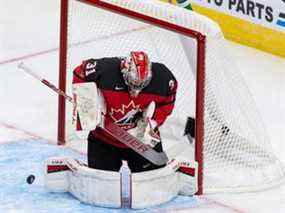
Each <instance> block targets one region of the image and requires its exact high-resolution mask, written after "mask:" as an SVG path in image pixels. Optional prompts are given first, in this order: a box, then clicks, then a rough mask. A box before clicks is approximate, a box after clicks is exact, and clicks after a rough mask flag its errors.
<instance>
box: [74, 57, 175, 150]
mask: <svg viewBox="0 0 285 213" xmlns="http://www.w3.org/2000/svg"><path fill="white" fill-rule="evenodd" d="M122 60H123V59H122V58H119V57H114V58H101V59H89V60H87V61H84V62H83V63H82V64H81V65H80V66H78V67H76V68H75V70H74V72H73V83H74V84H76V83H84V82H94V83H96V85H97V88H98V89H99V90H100V91H101V93H102V95H103V98H104V100H105V104H106V109H107V110H106V111H107V112H106V119H111V120H112V121H114V123H116V124H117V125H119V126H120V127H121V128H124V129H125V130H128V129H130V128H134V127H135V126H136V118H137V115H138V114H140V113H141V112H142V111H143V110H144V109H146V108H147V107H148V105H149V104H150V103H151V102H152V101H154V102H155V112H154V115H153V117H152V119H154V120H155V121H156V122H157V124H158V126H160V125H162V124H163V123H164V121H165V120H166V118H167V116H169V115H170V114H171V112H172V110H173V108H174V103H175V96H176V90H177V81H176V79H175V77H174V76H173V74H172V73H171V71H170V70H169V69H168V68H167V67H166V66H165V65H163V64H161V63H152V79H151V81H150V83H149V85H148V86H147V87H145V88H144V89H143V90H142V91H141V92H140V93H139V95H138V96H137V97H131V96H130V94H129V91H128V86H127V85H126V84H125V81H124V78H123V75H122V73H121V63H122ZM94 134H97V136H98V134H99V135H101V136H100V138H101V139H102V140H103V141H105V142H107V143H110V144H113V145H115V146H119V147H126V146H125V145H124V144H121V143H119V142H118V141H115V140H110V138H108V137H106V136H104V135H103V134H102V133H101V134H100V133H98V132H94Z"/></svg>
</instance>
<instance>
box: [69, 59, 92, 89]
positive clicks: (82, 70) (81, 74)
mask: <svg viewBox="0 0 285 213" xmlns="http://www.w3.org/2000/svg"><path fill="white" fill-rule="evenodd" d="M96 65H97V62H96V60H95V59H88V60H86V61H83V62H82V64H81V65H79V66H77V67H76V68H75V69H74V71H73V80H72V83H73V84H76V83H83V82H86V81H87V80H86V77H87V76H89V75H91V74H93V73H95V72H96Z"/></svg>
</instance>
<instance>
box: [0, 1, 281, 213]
mask: <svg viewBox="0 0 285 213" xmlns="http://www.w3.org/2000/svg"><path fill="white" fill-rule="evenodd" d="M59 2H60V1H56V0H50V1H38V0H29V1H28V2H27V1H16V0H9V1H8V0H0V5H1V6H0V73H1V77H0V143H1V144H2V145H0V154H1V155H5V154H8V153H5V152H3V149H2V148H3V147H4V145H6V144H8V143H10V142H13V141H25V140H27V139H31V138H32V139H44V140H46V141H48V142H49V143H55V141H56V129H57V123H56V119H57V106H56V105H55V104H54V103H56V102H57V96H56V95H55V94H54V92H53V91H51V90H50V89H48V88H46V87H45V86H43V85H42V84H41V83H39V82H38V81H36V80H34V79H33V78H31V77H30V76H27V75H26V74H25V73H23V72H22V71H20V70H19V69H17V64H18V63H19V62H20V61H22V60H24V61H25V62H26V63H27V64H32V66H33V68H35V69H36V70H37V72H38V73H39V74H40V75H42V76H43V77H45V78H47V79H48V80H50V81H52V82H54V83H56V84H57V78H58V51H57V48H58V35H59V8H60V5H59ZM230 47H231V49H230V51H231V53H232V55H233V58H234V60H235V61H237V62H238V63H237V64H238V66H240V68H241V70H242V74H243V76H244V78H245V79H246V81H247V83H248V85H249V87H250V90H251V92H252V93H253V96H254V98H255V101H256V102H257V106H258V108H259V110H260V112H261V115H262V117H263V119H264V122H265V125H266V127H267V130H268V134H269V136H270V139H271V142H272V146H273V149H274V152H275V153H276V155H277V156H278V157H279V158H280V159H281V160H282V161H283V162H284V163H285V157H284V152H285V143H284V142H285V124H284V122H285V59H284V58H279V57H276V56H272V55H270V54H268V53H264V52H261V51H258V50H255V49H252V48H248V47H244V46H241V45H238V44H235V43H230ZM35 53H36V54H35ZM39 152H40V150H39ZM9 154H11V153H9ZM2 157H3V156H2ZM10 157H11V158H12V157H13V156H10ZM12 172H13V171H11V173H12ZM0 178H1V174H0ZM1 188H2V186H0V203H1V200H2V198H3V196H4V194H3V191H2V192H1ZM5 196H8V195H5ZM197 199H198V201H199V202H197V203H196V206H195V205H194V206H193V207H192V208H189V206H187V207H185V206H184V205H181V203H180V204H179V205H178V204H177V206H175V205H173V206H171V207H169V206H168V207H167V208H166V209H164V210H163V212H167V211H168V212H189V211H191V212H219V213H220V212H264V213H267V212H274V213H277V212H280V213H281V212H285V186H284V185H283V186H280V187H277V188H274V189H271V190H267V191H263V192H257V193H246V194H245V193H241V194H216V195H206V196H203V197H200V198H197ZM11 202H12V201H11ZM15 203H16V202H15ZM88 208H90V207H88ZM153 211H155V210H153ZM160 211H162V210H161V209H160ZM13 212H25V211H22V210H21V206H15V209H14V211H13ZM26 212H28V211H26ZM29 212H31V210H30V211H29Z"/></svg>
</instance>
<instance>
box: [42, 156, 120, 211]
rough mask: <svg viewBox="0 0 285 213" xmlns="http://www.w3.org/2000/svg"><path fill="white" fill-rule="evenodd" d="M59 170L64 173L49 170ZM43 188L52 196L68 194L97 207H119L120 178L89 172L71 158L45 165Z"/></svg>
mask: <svg viewBox="0 0 285 213" xmlns="http://www.w3.org/2000/svg"><path fill="white" fill-rule="evenodd" d="M56 167H57V168H59V167H62V168H63V170H61V171H59V170H57V171H56V170H52V168H56ZM46 168H47V169H46V173H45V186H46V188H47V189H48V190H49V191H51V192H70V193H71V194H72V195H74V196H75V197H76V198H77V199H78V200H80V201H82V202H84V203H88V204H91V205H96V206H104V207H114V208H119V207H121V175H120V173H118V172H111V171H103V170H97V169H91V168H88V167H87V166H86V165H84V164H82V163H81V162H80V161H78V160H76V159H72V158H58V157H57V158H50V159H48V160H47V161H46Z"/></svg>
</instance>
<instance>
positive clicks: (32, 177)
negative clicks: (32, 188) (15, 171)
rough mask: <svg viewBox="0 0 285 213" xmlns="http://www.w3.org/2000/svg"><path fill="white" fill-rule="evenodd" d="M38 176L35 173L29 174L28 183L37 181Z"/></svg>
mask: <svg viewBox="0 0 285 213" xmlns="http://www.w3.org/2000/svg"><path fill="white" fill-rule="evenodd" d="M35 179H36V177H35V175H29V176H28V177H27V179H26V181H27V183H28V184H32V183H33V182H34V181H35Z"/></svg>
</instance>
